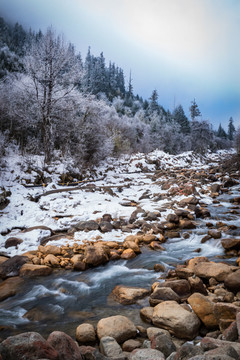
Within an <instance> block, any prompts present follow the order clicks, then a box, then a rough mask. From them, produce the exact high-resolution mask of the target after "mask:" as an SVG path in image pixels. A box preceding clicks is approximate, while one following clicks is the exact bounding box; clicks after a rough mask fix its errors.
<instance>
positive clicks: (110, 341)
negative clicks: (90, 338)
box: [99, 336, 125, 360]
mask: <svg viewBox="0 0 240 360" xmlns="http://www.w3.org/2000/svg"><path fill="white" fill-rule="evenodd" d="M99 348H100V352H101V353H102V354H103V355H105V356H107V357H108V358H113V359H119V360H121V359H123V360H125V356H124V355H123V352H122V349H121V346H120V345H119V344H118V343H117V341H116V340H115V339H114V338H113V337H110V336H103V337H102V338H101V340H100V346H99Z"/></svg>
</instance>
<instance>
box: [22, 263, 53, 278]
mask: <svg viewBox="0 0 240 360" xmlns="http://www.w3.org/2000/svg"><path fill="white" fill-rule="evenodd" d="M52 271H53V269H52V268H51V267H49V266H46V265H34V264H24V265H23V266H22V267H21V269H20V272H19V275H20V276H22V277H36V276H48V275H50V274H51V273H52Z"/></svg>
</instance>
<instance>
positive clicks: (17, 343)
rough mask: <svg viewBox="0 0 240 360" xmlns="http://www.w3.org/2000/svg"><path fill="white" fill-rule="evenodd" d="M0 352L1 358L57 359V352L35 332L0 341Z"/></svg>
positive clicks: (5, 359) (20, 359) (14, 359)
mask: <svg viewBox="0 0 240 360" xmlns="http://www.w3.org/2000/svg"><path fill="white" fill-rule="evenodd" d="M0 354H1V355H2V359H3V360H16V359H18V360H26V359H31V360H38V359H48V360H59V357H58V352H57V351H56V350H55V349H54V348H53V347H52V346H51V345H50V344H49V343H48V342H47V341H46V340H45V339H44V338H43V337H42V336H41V335H40V334H38V333H36V332H26V333H22V334H19V335H16V336H10V337H8V338H7V339H6V340H4V341H3V342H2V343H0ZM80 359H81V358H80Z"/></svg>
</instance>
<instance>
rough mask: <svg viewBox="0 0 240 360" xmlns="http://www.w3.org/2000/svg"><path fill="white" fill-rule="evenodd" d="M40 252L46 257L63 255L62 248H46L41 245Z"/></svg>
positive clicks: (48, 246)
mask: <svg viewBox="0 0 240 360" xmlns="http://www.w3.org/2000/svg"><path fill="white" fill-rule="evenodd" d="M38 251H40V252H41V253H43V254H44V255H47V254H52V255H54V256H58V255H61V248H60V247H58V246H55V245H46V246H42V245H39V246H38Z"/></svg>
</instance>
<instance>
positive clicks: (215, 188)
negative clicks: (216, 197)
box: [210, 184, 221, 193]
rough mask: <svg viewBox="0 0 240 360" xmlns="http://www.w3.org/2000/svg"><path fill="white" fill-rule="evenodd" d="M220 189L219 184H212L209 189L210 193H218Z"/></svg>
mask: <svg viewBox="0 0 240 360" xmlns="http://www.w3.org/2000/svg"><path fill="white" fill-rule="evenodd" d="M220 189H221V185H220V184H212V185H211V187H210V190H211V192H212V193H219V191H220Z"/></svg>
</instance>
